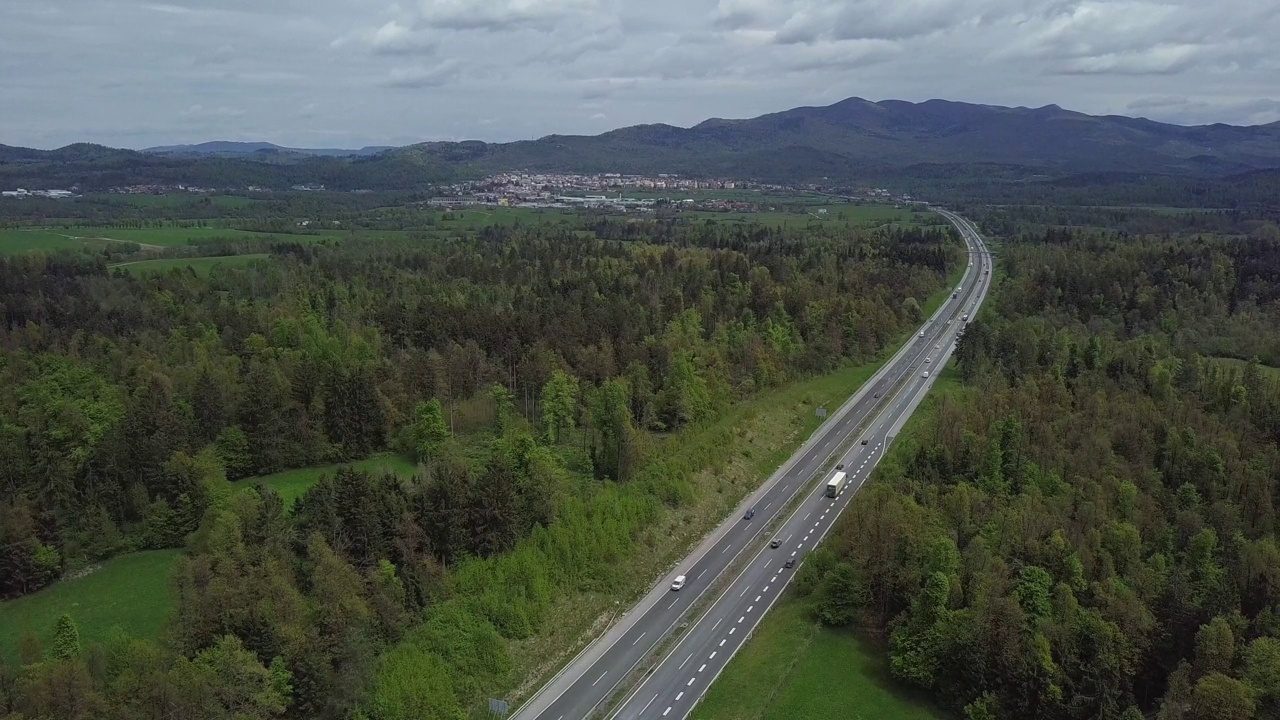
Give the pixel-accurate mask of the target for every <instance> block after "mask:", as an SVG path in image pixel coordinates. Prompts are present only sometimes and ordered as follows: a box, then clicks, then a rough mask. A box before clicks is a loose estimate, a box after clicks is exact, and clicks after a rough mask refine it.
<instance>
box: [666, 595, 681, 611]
mask: <svg viewBox="0 0 1280 720" xmlns="http://www.w3.org/2000/svg"><path fill="white" fill-rule="evenodd" d="M678 602H680V598H676V599H675V600H672V601H671V604H670V605H668V606H667V609H668V610H670V609H671V608H673V607H675V606H676V603H678Z"/></svg>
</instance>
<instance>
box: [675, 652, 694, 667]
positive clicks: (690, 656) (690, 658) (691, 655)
mask: <svg viewBox="0 0 1280 720" xmlns="http://www.w3.org/2000/svg"><path fill="white" fill-rule="evenodd" d="M692 659H693V653H689V657H687V658H685V659H684V662H682V663H680V667H678V668H676V669H677V670H683V669H684V663H687V662H689V661H690V660H692Z"/></svg>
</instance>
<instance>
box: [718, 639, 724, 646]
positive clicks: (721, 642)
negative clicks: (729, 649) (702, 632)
mask: <svg viewBox="0 0 1280 720" xmlns="http://www.w3.org/2000/svg"><path fill="white" fill-rule="evenodd" d="M716 647H724V640H721V641H720V644H719V645H717V646H716Z"/></svg>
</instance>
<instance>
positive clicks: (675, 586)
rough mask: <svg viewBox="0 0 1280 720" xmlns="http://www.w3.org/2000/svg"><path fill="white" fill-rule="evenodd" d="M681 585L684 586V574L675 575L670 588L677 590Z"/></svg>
mask: <svg viewBox="0 0 1280 720" xmlns="http://www.w3.org/2000/svg"><path fill="white" fill-rule="evenodd" d="M682 587H684V576H683V575H677V576H676V579H675V581H674V582H672V583H671V589H672V590H679V589H680V588H682Z"/></svg>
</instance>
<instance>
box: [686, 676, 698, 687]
mask: <svg viewBox="0 0 1280 720" xmlns="http://www.w3.org/2000/svg"><path fill="white" fill-rule="evenodd" d="M696 679H697V678H689V682H687V683H685V687H689V686H690V685H692V684H693V681H694V680H696Z"/></svg>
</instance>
